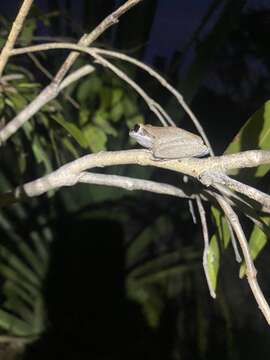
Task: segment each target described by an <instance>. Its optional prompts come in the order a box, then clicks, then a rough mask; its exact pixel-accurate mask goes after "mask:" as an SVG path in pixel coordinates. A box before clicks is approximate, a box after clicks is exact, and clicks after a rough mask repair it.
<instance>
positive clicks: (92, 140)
mask: <svg viewBox="0 0 270 360" xmlns="http://www.w3.org/2000/svg"><path fill="white" fill-rule="evenodd" d="M83 134H84V137H85V139H86V141H87V143H88V146H89V148H90V149H91V151H93V152H98V151H102V150H105V149H106V146H105V145H106V142H107V136H106V134H105V133H104V131H103V130H101V129H100V128H98V127H97V126H94V125H87V126H86V127H85V128H84V129H83Z"/></svg>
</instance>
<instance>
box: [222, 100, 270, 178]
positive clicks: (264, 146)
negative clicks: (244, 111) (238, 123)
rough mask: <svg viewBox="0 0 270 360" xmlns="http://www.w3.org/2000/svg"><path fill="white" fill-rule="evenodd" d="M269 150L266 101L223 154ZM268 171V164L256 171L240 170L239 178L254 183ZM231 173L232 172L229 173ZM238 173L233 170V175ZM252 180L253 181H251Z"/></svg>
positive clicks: (269, 122)
mask: <svg viewBox="0 0 270 360" xmlns="http://www.w3.org/2000/svg"><path fill="white" fill-rule="evenodd" d="M269 148H270V100H268V101H267V102H266V103H265V104H264V105H263V106H262V107H261V108H260V109H259V110H257V111H256V112H255V114H253V115H252V116H251V117H250V118H249V119H248V121H247V122H246V123H245V125H244V126H243V127H242V128H241V130H240V131H239V132H238V133H237V135H236V136H235V138H234V139H233V141H232V142H231V143H230V145H229V146H228V147H227V149H226V151H225V153H226V154H231V153H236V152H239V151H244V150H252V149H261V150H268V149H269ZM269 170H270V164H265V165H260V166H258V167H257V168H256V169H244V170H241V176H242V177H243V176H244V177H245V178H248V179H249V180H250V179H251V181H252V182H253V184H255V183H256V178H257V180H258V178H261V177H263V176H264V175H265V174H266V173H267V172H268V171H269ZM231 173H232V172H231ZM238 173H239V170H235V171H234V172H233V175H236V174H238ZM254 178H255V179H254ZM252 179H254V180H252Z"/></svg>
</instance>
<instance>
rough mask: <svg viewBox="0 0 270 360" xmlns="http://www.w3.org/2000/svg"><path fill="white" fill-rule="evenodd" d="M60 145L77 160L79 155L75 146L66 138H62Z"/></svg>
mask: <svg viewBox="0 0 270 360" xmlns="http://www.w3.org/2000/svg"><path fill="white" fill-rule="evenodd" d="M62 143H63V145H64V147H65V148H66V149H67V150H68V151H69V152H70V153H71V154H72V155H73V156H74V157H75V158H78V157H79V156H80V155H79V153H78V151H77V150H76V148H75V146H74V145H73V144H72V143H71V142H70V141H69V139H68V138H63V139H62Z"/></svg>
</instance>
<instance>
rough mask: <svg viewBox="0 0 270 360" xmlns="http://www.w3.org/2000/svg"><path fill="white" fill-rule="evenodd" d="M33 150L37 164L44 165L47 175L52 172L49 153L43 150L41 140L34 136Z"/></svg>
mask: <svg viewBox="0 0 270 360" xmlns="http://www.w3.org/2000/svg"><path fill="white" fill-rule="evenodd" d="M32 150H33V153H34V156H35V158H36V160H37V162H38V163H39V164H43V165H44V167H45V169H46V173H50V172H51V171H52V164H51V161H50V158H49V156H48V153H47V151H46V150H44V149H43V146H42V144H41V142H40V139H39V137H37V136H34V139H33V141H32Z"/></svg>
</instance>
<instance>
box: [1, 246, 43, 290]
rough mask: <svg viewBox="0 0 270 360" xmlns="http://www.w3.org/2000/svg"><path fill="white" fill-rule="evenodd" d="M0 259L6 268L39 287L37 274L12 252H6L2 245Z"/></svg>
mask: <svg viewBox="0 0 270 360" xmlns="http://www.w3.org/2000/svg"><path fill="white" fill-rule="evenodd" d="M0 257H1V258H2V261H3V260H4V261H5V262H6V264H8V266H10V267H11V268H12V269H14V270H15V271H17V272H18V273H19V274H21V275H22V276H24V277H25V279H27V281H30V282H31V283H32V284H34V285H37V286H39V285H40V279H39V277H38V276H37V274H36V273H35V272H34V271H33V270H32V269H31V268H30V267H28V266H27V265H26V264H25V263H24V262H23V261H22V260H21V259H20V258H19V257H18V256H17V255H16V254H15V253H14V252H12V251H10V250H8V249H7V248H5V247H4V246H3V245H0Z"/></svg>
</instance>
